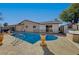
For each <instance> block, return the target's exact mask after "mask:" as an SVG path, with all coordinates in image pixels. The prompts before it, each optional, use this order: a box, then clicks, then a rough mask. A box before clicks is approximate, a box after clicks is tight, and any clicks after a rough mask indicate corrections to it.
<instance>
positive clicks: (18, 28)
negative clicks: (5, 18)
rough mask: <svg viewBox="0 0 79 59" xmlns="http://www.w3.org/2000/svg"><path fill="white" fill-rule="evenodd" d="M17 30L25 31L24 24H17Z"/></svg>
mask: <svg viewBox="0 0 79 59" xmlns="http://www.w3.org/2000/svg"><path fill="white" fill-rule="evenodd" d="M15 28H16V31H24V25H16V27H15Z"/></svg>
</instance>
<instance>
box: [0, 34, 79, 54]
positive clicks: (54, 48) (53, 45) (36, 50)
mask: <svg viewBox="0 0 79 59" xmlns="http://www.w3.org/2000/svg"><path fill="white" fill-rule="evenodd" d="M68 39H69V38H68ZM68 39H67V38H66V37H59V38H58V39H57V40H52V41H47V47H45V48H42V47H41V46H40V41H38V42H36V43H35V44H30V43H28V42H25V41H22V40H20V39H18V38H15V37H13V36H10V35H8V34H5V35H4V41H3V45H2V46H0V55H47V54H48V55H49V54H52V55H53V54H55V55H77V54H79V48H78V47H77V46H76V45H75V44H73V43H72V42H71V41H69V40H68Z"/></svg>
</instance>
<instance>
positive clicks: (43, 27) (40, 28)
mask: <svg viewBox="0 0 79 59" xmlns="http://www.w3.org/2000/svg"><path fill="white" fill-rule="evenodd" d="M39 32H46V25H43V24H40V25H39Z"/></svg>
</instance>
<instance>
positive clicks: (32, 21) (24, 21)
mask: <svg viewBox="0 0 79 59" xmlns="http://www.w3.org/2000/svg"><path fill="white" fill-rule="evenodd" d="M25 21H27V22H32V23H37V24H40V23H38V22H34V21H31V20H23V21H21V22H20V23H18V25H19V24H21V23H23V22H25Z"/></svg>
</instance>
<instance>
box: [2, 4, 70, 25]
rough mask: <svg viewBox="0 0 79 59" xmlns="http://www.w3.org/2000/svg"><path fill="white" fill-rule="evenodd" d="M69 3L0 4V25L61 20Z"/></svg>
mask: <svg viewBox="0 0 79 59" xmlns="http://www.w3.org/2000/svg"><path fill="white" fill-rule="evenodd" d="M69 6H70V4H69V3H0V12H1V13H2V15H1V16H0V17H2V18H3V20H2V21H0V23H2V24H3V23H5V22H7V23H8V24H10V25H12V24H17V23H19V22H21V21H23V20H31V21H35V22H44V21H50V20H54V19H55V18H59V15H60V14H61V13H62V11H63V10H65V9H66V8H68V7H69Z"/></svg>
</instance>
